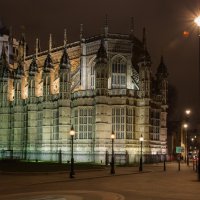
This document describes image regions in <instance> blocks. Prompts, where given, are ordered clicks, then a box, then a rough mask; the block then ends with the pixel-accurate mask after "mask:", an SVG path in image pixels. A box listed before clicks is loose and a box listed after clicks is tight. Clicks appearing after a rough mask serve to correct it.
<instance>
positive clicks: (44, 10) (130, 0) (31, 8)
mask: <svg viewBox="0 0 200 200" xmlns="http://www.w3.org/2000/svg"><path fill="white" fill-rule="evenodd" d="M199 5H200V3H199V1H198V0H0V17H1V19H2V20H3V21H4V23H5V24H6V25H7V26H12V27H13V32H14V34H15V36H16V37H18V36H19V34H20V27H21V26H24V27H25V32H26V38H27V41H28V43H29V48H30V50H31V51H32V50H33V48H34V46H33V43H34V41H35V38H36V37H39V38H40V39H41V45H42V46H41V47H42V49H43V50H44V49H47V44H48V35H49V33H52V34H53V40H54V45H55V46H57V45H61V44H62V40H63V29H64V28H67V32H68V38H69V42H73V41H77V40H78V39H79V25H80V24H81V23H83V24H84V33H85V35H87V36H92V35H95V34H99V33H100V32H101V31H102V28H103V24H104V19H105V15H106V14H107V15H108V18H109V31H110V32H113V33H129V30H130V18H131V17H134V21H135V35H136V36H137V37H138V38H141V34H142V28H143V27H144V26H145V27H146V29H147V45H148V49H149V52H150V54H151V56H152V62H153V70H155V68H156V67H157V66H158V64H159V61H160V55H161V54H164V59H165V63H166V65H167V66H168V70H169V82H170V83H171V84H173V85H174V86H175V87H176V88H177V90H178V95H179V100H178V105H177V107H178V108H179V113H181V112H183V110H184V108H186V107H191V108H192V109H193V110H195V108H196V106H197V97H198V95H197V94H198V87H197V86H198V55H199V54H198V37H197V29H196V27H195V25H194V22H193V19H194V17H195V15H197V14H198V11H199ZM183 31H188V32H189V33H190V34H189V36H188V37H183Z"/></svg>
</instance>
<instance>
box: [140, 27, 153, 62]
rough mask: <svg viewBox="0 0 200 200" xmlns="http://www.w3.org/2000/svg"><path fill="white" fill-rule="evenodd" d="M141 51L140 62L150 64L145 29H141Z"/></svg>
mask: <svg viewBox="0 0 200 200" xmlns="http://www.w3.org/2000/svg"><path fill="white" fill-rule="evenodd" d="M142 43H143V49H142V52H141V55H140V59H139V60H140V62H144V61H145V62H151V58H150V56H149V53H148V51H147V41H146V29H145V28H143V37H142Z"/></svg>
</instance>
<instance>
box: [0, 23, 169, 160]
mask: <svg viewBox="0 0 200 200" xmlns="http://www.w3.org/2000/svg"><path fill="white" fill-rule="evenodd" d="M1 37H3V36H1ZM7 39H8V41H7V43H6V42H5V43H4V44H3V45H2V49H1V60H0V156H1V157H8V156H13V157H17V158H21V159H29V160H51V161H58V160H61V159H62V161H63V162H67V161H68V160H70V152H71V136H70V134H69V132H70V129H71V127H72V126H73V127H74V130H75V137H74V159H75V161H76V162H96V163H106V162H109V160H110V154H111V138H110V136H111V133H112V132H114V134H115V140H114V152H115V160H116V162H118V163H124V162H130V163H133V162H138V160H139V155H140V147H141V146H140V145H141V143H140V141H139V138H140V136H141V135H142V136H143V137H144V141H143V144H142V145H143V152H142V153H143V158H144V160H145V161H146V162H148V160H149V159H150V158H152V157H155V156H157V157H159V156H161V155H165V154H167V149H166V141H167V127H166V118H167V90H168V89H167V88H168V81H167V76H168V74H167V68H166V66H165V64H164V62H163V58H161V62H160V65H159V66H158V68H157V73H156V75H155V77H154V76H153V75H152V71H151V64H152V63H151V58H150V55H149V53H148V51H147V47H146V36H145V29H144V31H143V39H142V41H140V40H139V39H137V38H136V37H135V36H134V34H133V31H131V33H130V34H127V35H124V34H112V33H109V32H108V27H107V26H105V27H104V33H103V34H100V35H96V36H94V37H89V38H84V37H83V35H82V32H81V34H80V41H78V42H74V43H70V44H68V43H67V39H66V33H65V34H64V45H62V46H59V47H52V37H51V35H50V38H49V48H48V50H46V51H40V48H39V41H38V40H36V48H35V53H34V54H33V55H26V42H25V39H24V36H23V35H22V38H21V39H20V40H19V42H18V48H17V50H15V51H14V52H13V49H12V47H13V45H12V44H13V38H12V37H11V36H10V37H8V38H7ZM11 58H12V59H11Z"/></svg>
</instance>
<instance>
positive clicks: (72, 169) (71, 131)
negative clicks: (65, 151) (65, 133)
mask: <svg viewBox="0 0 200 200" xmlns="http://www.w3.org/2000/svg"><path fill="white" fill-rule="evenodd" d="M69 134H70V135H71V141H72V146H71V148H72V149H71V168H70V178H74V176H73V175H74V174H75V173H74V155H73V142H74V141H73V140H74V135H75V131H74V128H73V125H72V126H71V130H70V132H69Z"/></svg>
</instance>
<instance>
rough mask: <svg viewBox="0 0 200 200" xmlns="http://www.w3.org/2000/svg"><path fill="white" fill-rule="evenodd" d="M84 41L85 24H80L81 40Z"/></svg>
mask: <svg viewBox="0 0 200 200" xmlns="http://www.w3.org/2000/svg"><path fill="white" fill-rule="evenodd" d="M82 39H83V24H80V40H82Z"/></svg>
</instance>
